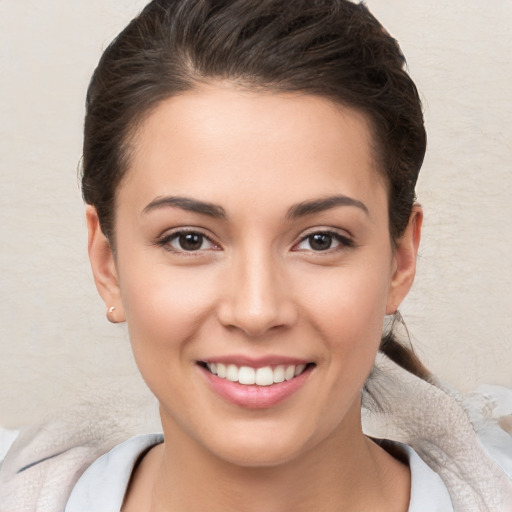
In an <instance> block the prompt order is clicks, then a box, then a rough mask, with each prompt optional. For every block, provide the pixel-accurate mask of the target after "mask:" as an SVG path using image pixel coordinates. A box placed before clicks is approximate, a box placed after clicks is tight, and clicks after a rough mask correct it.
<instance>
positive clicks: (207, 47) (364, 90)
mask: <svg viewBox="0 0 512 512" xmlns="http://www.w3.org/2000/svg"><path fill="white" fill-rule="evenodd" d="M214 80H229V81H232V82H235V83H236V84H238V85H239V86H241V87H246V88H257V89H265V90H273V91H280V92H299V93H309V94H314V95H319V96H322V97H325V98H328V99H330V100H332V101H335V102H337V103H339V104H342V105H345V106H349V107H352V108H355V109H357V110H359V111H360V112H362V113H364V114H365V115H366V117H367V119H368V120H369V121H370V125H371V127H372V130H373V136H374V142H375V153H376V161H377V163H378V164H379V166H378V167H379V172H380V173H381V174H382V175H383V176H384V178H385V181H386V183H387V185H388V189H389V226H390V228H389V229H390V235H391V237H392V239H393V240H397V239H398V238H399V237H400V236H401V235H402V234H403V231H404V229H405V228H406V226H407V223H408V220H409V216H410V213H411V209H412V207H413V204H414V200H415V192H414V189H415V185H416V180H417V177H418V173H419V170H420V167H421V165H422V162H423V157H424V153H425V147H426V134H425V129H424V124H423V115H422V109H421V102H420V99H419V96H418V92H417V89H416V87H415V85H414V83H413V81H412V80H411V78H410V77H409V75H408V74H407V72H406V71H405V59H404V56H403V54H402V52H401V50H400V48H399V46H398V44H397V42H396V41H395V39H393V38H392V37H391V36H390V35H389V34H388V33H387V32H386V31H385V29H384V28H383V27H382V25H381V24H380V23H379V22H378V21H377V20H376V19H375V18H374V17H373V15H372V14H371V13H370V12H369V10H368V9H367V8H366V6H364V5H363V4H354V3H352V2H350V1H348V0H294V1H293V2H292V1H290V0H258V1H257V2H255V1H254V0H153V1H152V2H151V3H149V4H148V5H147V6H146V8H145V9H144V10H143V11H142V12H141V14H140V15H139V16H138V17H136V18H135V19H134V20H133V21H132V22H131V23H130V24H129V25H128V26H127V27H126V28H125V29H124V30H123V31H122V32H121V34H119V36H118V37H117V38H116V39H115V40H114V41H113V42H112V43H111V44H110V46H109V47H108V48H107V49H106V51H105V52H104V54H103V56H102V58H101V60H100V62H99V65H98V67H97V68H96V71H95V72H94V75H93V77H92V80H91V83H90V86H89V90H88V94H87V112H86V118H85V129H84V148H83V175H82V192H83V197H84V199H85V201H86V202H87V203H89V204H92V205H94V206H95V207H96V210H97V212H98V216H99V220H100V225H101V228H102V231H103V233H104V234H105V235H106V236H107V238H108V239H109V240H110V243H111V244H112V245H115V244H114V226H115V198H116V190H117V188H118V186H119V184H120V182H121V180H122V179H123V176H124V173H125V172H126V169H127V168H128V166H129V159H130V139H131V135H132V134H133V133H134V132H135V130H136V128H137V126H138V125H139V124H140V122H141V121H142V120H143V118H144V116H146V115H147V114H148V113H149V112H150V111H151V110H152V109H153V108H155V106H156V105H158V104H159V102H161V101H162V100H164V99H165V98H168V97H170V96H173V95H176V94H179V93H182V92H184V91H188V90H193V89H194V88H196V87H198V86H199V85H200V84H201V83H206V82H211V81H214ZM396 345H397V344H396V341H395V340H394V338H393V337H392V336H391V337H390V336H387V337H385V338H384V340H383V344H382V346H381V350H383V351H385V352H386V353H387V354H389V355H390V356H391V357H393V353H394V352H396V351H397V350H398V351H400V348H397V346H396ZM405 350H406V351H407V354H409V355H410V357H409V358H408V360H407V361H405V362H403V363H402V364H403V366H404V367H407V369H409V370H410V371H412V372H413V373H416V374H418V375H422V376H425V375H424V371H423V370H424V368H423V367H421V363H419V361H417V360H416V358H415V356H414V354H413V353H412V352H410V351H409V350H408V349H405ZM400 353H401V354H402V356H403V353H402V352H400ZM393 358H394V357H393ZM394 359H397V358H394ZM399 359H400V361H402V360H403V357H401V358H399ZM406 359H407V358H406ZM400 361H398V360H397V362H399V364H401V363H400ZM416 362H417V363H416ZM422 368H423V369H422Z"/></svg>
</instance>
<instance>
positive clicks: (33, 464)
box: [0, 406, 128, 512]
mask: <svg viewBox="0 0 512 512" xmlns="http://www.w3.org/2000/svg"><path fill="white" fill-rule="evenodd" d="M127 437H128V435H127V434H126V433H125V432H124V430H123V429H121V428H120V426H119V425H118V423H117V422H116V421H115V419H112V418H110V417H109V414H108V413H107V414H105V416H104V417H103V416H102V414H101V412H100V413H98V411H94V412H92V411H91V408H90V407H89V406H84V408H83V410H82V409H81V408H75V409H73V410H72V411H71V410H68V411H67V412H66V413H63V414H62V415H61V416H58V417H56V418H55V419H54V420H52V421H49V422H46V423H44V424H41V425H38V426H34V427H32V428H28V429H24V430H22V431H14V432H13V431H5V430H4V431H3V434H2V436H1V438H2V439H3V441H2V450H1V452H3V455H4V458H3V462H1V465H0V510H8V511H9V512H32V511H35V510H64V507H65V505H66V501H67V499H68V497H69V494H70V493H71V490H72V489H73V487H74V485H75V483H76V482H77V481H78V479H79V478H80V476H81V475H82V474H83V473H84V471H85V470H86V469H87V468H88V467H89V466H90V465H91V464H92V463H93V462H94V461H95V460H96V459H97V458H98V457H100V456H101V455H102V454H104V453H105V452H108V451H109V450H110V449H111V448H112V447H113V446H115V445H117V444H118V443H120V442H122V441H124V440H125V439H126V438H127Z"/></svg>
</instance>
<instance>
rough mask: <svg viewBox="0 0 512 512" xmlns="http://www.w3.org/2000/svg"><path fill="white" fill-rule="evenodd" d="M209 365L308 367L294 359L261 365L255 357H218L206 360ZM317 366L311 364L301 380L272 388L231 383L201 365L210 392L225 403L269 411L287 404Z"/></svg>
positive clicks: (270, 360) (271, 360) (283, 359)
mask: <svg viewBox="0 0 512 512" xmlns="http://www.w3.org/2000/svg"><path fill="white" fill-rule="evenodd" d="M203 362H205V363H214V362H223V363H227V364H235V365H237V366H239V365H240V366H242V365H245V366H251V367H253V368H261V367H263V366H276V365H279V364H297V365H299V364H307V361H304V360H300V359H293V358H279V359H275V358H270V359H269V358H263V359H258V360H257V362H256V360H254V359H251V358H249V359H248V358H243V357H242V358H240V357H232V358H224V357H223V358H215V359H207V360H205V361H203ZM314 367H315V365H314V364H311V365H308V366H307V368H306V369H305V370H304V372H303V373H301V374H300V375H299V376H298V377H294V378H293V379H291V380H288V381H284V382H280V383H278V384H272V385H270V386H258V385H244V384H240V383H238V382H231V381H229V380H227V379H222V378H220V377H217V375H213V374H212V373H211V372H210V371H208V369H207V368H205V367H204V366H201V365H199V364H198V365H197V368H198V369H199V370H200V371H201V372H202V374H203V376H204V378H205V379H206V381H207V383H208V385H209V387H210V389H212V390H213V392H214V393H216V394H217V395H219V396H220V397H221V398H222V399H224V400H225V401H227V402H229V403H231V404H234V405H237V406H240V407H244V408H246V409H267V408H270V407H273V406H275V405H278V404H280V403H281V402H284V401H285V400H287V399H288V398H289V397H291V396H292V395H293V394H295V393H296V392H297V391H299V390H300V389H301V388H302V386H304V384H305V383H306V381H307V379H308V378H309V377H310V375H311V372H312V370H313V369H314Z"/></svg>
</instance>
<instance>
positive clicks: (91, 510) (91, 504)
mask: <svg viewBox="0 0 512 512" xmlns="http://www.w3.org/2000/svg"><path fill="white" fill-rule="evenodd" d="M162 442H163V435H162V434H144V435H139V436H135V437H132V438H130V439H128V440H127V441H124V442H123V443H121V444H119V445H117V446H115V447H114V448H112V450H110V451H109V452H108V453H105V454H104V455H102V456H101V457H99V458H98V459H97V460H96V461H94V462H93V464H91V465H90V466H89V468H88V469H87V470H86V471H85V472H84V474H83V475H82V476H81V477H80V479H79V480H78V482H77V483H76V484H75V486H74V487H73V490H72V492H71V495H70V497H69V500H68V502H67V505H66V509H65V512H96V511H97V512H100V511H105V510H120V509H121V507H122V504H123V501H124V497H125V494H126V490H127V488H128V484H129V482H130V479H131V476H132V473H133V470H134V468H135V466H136V464H137V462H138V461H139V460H140V458H141V457H142V456H143V455H144V454H145V453H147V451H148V450H149V449H151V448H152V447H154V446H155V445H157V444H160V443H162Z"/></svg>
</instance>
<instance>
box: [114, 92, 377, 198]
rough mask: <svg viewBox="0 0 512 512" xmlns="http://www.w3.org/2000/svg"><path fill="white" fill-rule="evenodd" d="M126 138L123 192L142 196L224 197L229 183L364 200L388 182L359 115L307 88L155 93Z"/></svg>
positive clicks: (270, 192)
mask: <svg viewBox="0 0 512 512" xmlns="http://www.w3.org/2000/svg"><path fill="white" fill-rule="evenodd" d="M131 146H132V148H133V151H132V157H131V162H130V166H129V169H128V172H127V176H126V178H125V180H124V181H123V183H122V185H121V187H120V191H119V196H118V198H119V199H120V200H121V198H122V196H123V195H126V193H125V192H128V191H129V190H130V189H133V190H136V191H137V193H138V195H144V196H145V199H147V200H148V201H150V200H151V199H153V198H154V197H155V196H157V195H165V194H173V195H176V194H179V195H186V196H188V195H192V196H194V197H198V198H201V199H207V200H211V199H214V200H216V201H222V200H228V199H229V200H233V193H236V194H238V195H240V196H244V194H245V195H247V194H249V195H250V196H251V198H252V200H253V202H257V199H258V197H263V196H273V197H274V198H275V200H281V199H282V200H283V201H284V200H289V202H294V201H295V202H298V201H301V200H304V199H305V198H304V196H305V195H308V194H309V195H316V196H322V195H332V193H333V191H335V190H336V192H339V193H343V194H346V195H352V196H354V195H358V196H359V199H361V200H362V199H365V198H366V200H369V196H372V195H375V194H376V193H377V194H380V195H382V192H383V190H384V189H385V185H384V183H383V180H382V178H381V175H380V173H379V171H378V170H377V165H376V163H375V158H374V151H373V147H374V144H373V141H372V135H371V130H370V128H369V123H368V122H367V119H366V117H365V116H364V115H363V114H361V113H359V112H358V111H356V110H354V109H351V108H346V107H343V106H340V105H338V104H335V103H333V102H331V101H329V100H327V99H325V98H321V97H318V96H313V95H305V94H280V93H271V92H267V91H265V92H259V91H256V92H255V91H250V90H244V89H239V88H236V87H234V86H232V85H230V84H216V85H210V86H205V87H202V88H201V89H199V90H195V91H191V92H187V93H185V94H182V95H179V96H174V97H171V98H169V99H167V100H165V101H163V102H162V103H160V104H159V105H158V106H157V107H156V108H155V109H154V110H153V111H152V112H151V113H150V114H149V115H148V116H147V117H146V119H145V120H144V122H143V123H142V124H141V125H140V126H139V128H138V130H137V131H136V133H135V134H134V136H133V138H132V140H131ZM340 187H341V189H343V190H340ZM123 190H124V191H123ZM363 196H364V197H363ZM285 197H286V199H285Z"/></svg>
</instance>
